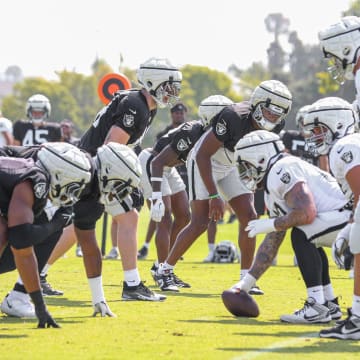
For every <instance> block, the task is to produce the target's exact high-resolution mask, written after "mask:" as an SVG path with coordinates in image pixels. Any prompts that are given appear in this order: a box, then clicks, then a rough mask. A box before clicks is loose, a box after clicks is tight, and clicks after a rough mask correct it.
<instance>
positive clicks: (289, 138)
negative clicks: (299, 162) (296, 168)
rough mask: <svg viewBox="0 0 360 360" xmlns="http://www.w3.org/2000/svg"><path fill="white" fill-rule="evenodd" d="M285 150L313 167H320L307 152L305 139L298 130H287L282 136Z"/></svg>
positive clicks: (315, 159)
mask: <svg viewBox="0 0 360 360" xmlns="http://www.w3.org/2000/svg"><path fill="white" fill-rule="evenodd" d="M280 135H281V140H282V141H283V143H284V145H285V148H286V149H287V150H288V152H289V153H290V154H292V155H294V156H298V157H300V158H301V159H303V160H305V161H307V162H309V163H310V164H313V165H318V160H317V158H315V157H314V156H312V155H311V154H310V153H309V152H307V151H306V150H305V138H304V136H303V135H302V134H301V132H300V131H298V130H285V131H283V132H282V133H281V134H280Z"/></svg>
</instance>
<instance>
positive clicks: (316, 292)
mask: <svg viewBox="0 0 360 360" xmlns="http://www.w3.org/2000/svg"><path fill="white" fill-rule="evenodd" d="M306 290H307V294H308V297H312V298H313V299H315V301H316V302H317V303H319V304H324V303H325V297H324V291H323V287H322V286H321V285H319V286H313V287H310V288H307V289H306Z"/></svg>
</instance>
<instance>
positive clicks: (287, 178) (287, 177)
mask: <svg viewBox="0 0 360 360" xmlns="http://www.w3.org/2000/svg"><path fill="white" fill-rule="evenodd" d="M280 180H281V181H282V182H283V183H284V184H288V183H289V182H290V174H289V173H288V172H285V173H283V174H282V176H281V178H280Z"/></svg>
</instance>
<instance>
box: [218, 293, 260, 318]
mask: <svg viewBox="0 0 360 360" xmlns="http://www.w3.org/2000/svg"><path fill="white" fill-rule="evenodd" d="M221 298H222V301H223V303H224V305H225V307H226V308H227V309H228V311H229V312H230V313H231V314H233V315H235V316H241V317H258V316H259V313H260V311H259V306H258V304H257V303H256V301H255V300H254V299H253V297H252V296H251V295H249V294H248V293H247V292H246V291H244V290H239V291H236V290H231V289H230V290H225V291H224V292H223V293H222V295H221Z"/></svg>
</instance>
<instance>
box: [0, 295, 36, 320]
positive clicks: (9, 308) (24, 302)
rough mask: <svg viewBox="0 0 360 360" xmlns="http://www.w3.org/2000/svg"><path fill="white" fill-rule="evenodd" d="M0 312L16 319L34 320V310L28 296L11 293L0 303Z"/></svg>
mask: <svg viewBox="0 0 360 360" xmlns="http://www.w3.org/2000/svg"><path fill="white" fill-rule="evenodd" d="M1 312H3V313H4V314H6V315H9V316H14V317H18V318H29V319H33V318H36V314H35V308H34V305H33V304H32V302H31V301H30V296H29V295H28V294H23V293H21V292H19V291H15V290H13V291H11V292H10V293H9V294H7V295H6V296H5V299H4V300H3V302H2V303H1Z"/></svg>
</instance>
